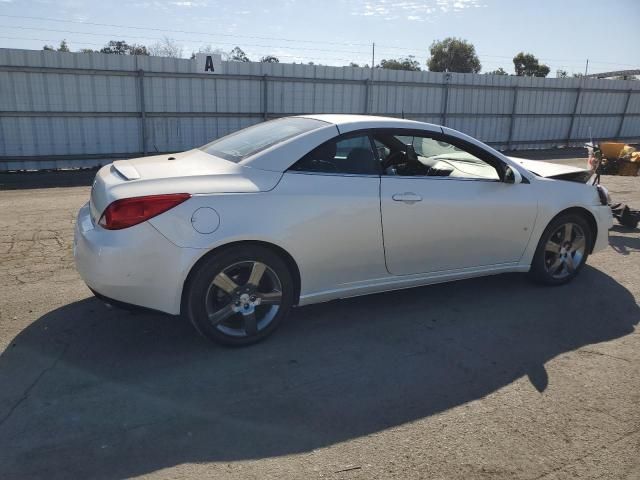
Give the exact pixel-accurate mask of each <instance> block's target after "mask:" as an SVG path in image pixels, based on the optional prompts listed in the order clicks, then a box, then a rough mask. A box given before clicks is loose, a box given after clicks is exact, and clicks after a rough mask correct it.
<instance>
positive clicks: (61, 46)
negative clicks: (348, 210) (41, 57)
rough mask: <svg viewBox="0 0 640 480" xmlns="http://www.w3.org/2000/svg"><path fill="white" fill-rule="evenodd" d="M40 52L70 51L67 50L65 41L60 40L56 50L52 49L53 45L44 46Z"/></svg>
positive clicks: (67, 45) (67, 46)
mask: <svg viewBox="0 0 640 480" xmlns="http://www.w3.org/2000/svg"><path fill="white" fill-rule="evenodd" d="M42 50H48V51H50V52H55V51H56V50H57V51H58V52H70V51H71V50H69V44H68V43H67V41H66V40H62V41H61V42H60V46H59V47H58V48H54V47H53V45H45V46H43V47H42Z"/></svg>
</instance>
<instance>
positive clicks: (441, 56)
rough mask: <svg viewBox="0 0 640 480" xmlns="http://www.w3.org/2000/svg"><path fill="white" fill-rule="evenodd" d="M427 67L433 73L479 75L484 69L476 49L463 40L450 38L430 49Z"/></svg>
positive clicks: (432, 45) (434, 44) (436, 43)
mask: <svg viewBox="0 0 640 480" xmlns="http://www.w3.org/2000/svg"><path fill="white" fill-rule="evenodd" d="M429 52H430V53H431V56H430V57H429V59H428V60H427V66H428V67H429V71H431V72H459V73H478V72H479V71H480V69H482V65H481V64H480V59H479V58H478V55H476V48H475V47H474V46H473V44H472V43H469V42H467V41H466V40H463V39H461V38H455V37H448V38H445V39H444V40H440V41H435V42H433V43H432V44H431V47H429Z"/></svg>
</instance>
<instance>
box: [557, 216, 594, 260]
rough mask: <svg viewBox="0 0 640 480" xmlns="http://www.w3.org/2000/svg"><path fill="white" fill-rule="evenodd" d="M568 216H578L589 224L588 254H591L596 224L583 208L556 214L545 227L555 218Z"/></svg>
mask: <svg viewBox="0 0 640 480" xmlns="http://www.w3.org/2000/svg"><path fill="white" fill-rule="evenodd" d="M569 214H574V215H579V216H581V217H583V218H584V219H585V220H586V221H587V223H588V224H589V228H590V229H591V245H589V253H593V247H594V246H595V244H596V238H597V237H598V222H596V219H595V217H594V216H593V213H591V212H590V211H589V210H588V209H586V208H584V207H569V208H565V209H564V210H562V211H561V212H558V213H557V214H556V215H555V216H554V217H553V218H552V219H551V220H549V222H548V223H547V226H549V225H550V224H551V222H553V221H554V220H555V219H556V218H558V217H560V216H562V215H569ZM545 229H546V227H545Z"/></svg>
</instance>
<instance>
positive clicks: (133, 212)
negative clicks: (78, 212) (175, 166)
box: [98, 193, 191, 230]
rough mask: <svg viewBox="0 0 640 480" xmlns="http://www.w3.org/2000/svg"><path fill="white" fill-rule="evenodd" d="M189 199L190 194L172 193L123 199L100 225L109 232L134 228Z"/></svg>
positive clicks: (102, 219)
mask: <svg viewBox="0 0 640 480" xmlns="http://www.w3.org/2000/svg"><path fill="white" fill-rule="evenodd" d="M189 197H191V195H189V194H188V193H171V194H168V195H149V196H146V197H133V198H123V199H121V200H116V201H115V202H113V203H111V204H110V205H109V206H108V207H107V209H106V210H105V211H104V213H103V214H102V217H100V221H99V222H98V223H99V224H100V226H101V227H103V228H106V229H107V230H120V229H122V228H128V227H132V226H133V225H137V224H139V223H142V222H144V221H146V220H149V219H150V218H153V217H155V216H156V215H160V214H161V213H163V212H166V211H167V210H169V209H171V208H173V207H175V206H177V205H180V204H181V203H182V202H184V201H185V200H186V199H188V198H189Z"/></svg>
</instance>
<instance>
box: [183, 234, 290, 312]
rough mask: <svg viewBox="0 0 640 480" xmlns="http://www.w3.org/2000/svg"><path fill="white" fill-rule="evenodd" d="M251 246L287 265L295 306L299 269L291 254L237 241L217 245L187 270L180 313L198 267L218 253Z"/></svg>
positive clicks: (262, 243)
mask: <svg viewBox="0 0 640 480" xmlns="http://www.w3.org/2000/svg"><path fill="white" fill-rule="evenodd" d="M251 245H256V246H261V247H263V248H267V249H269V250H271V251H273V252H274V253H276V254H277V255H279V256H280V257H281V258H282V259H283V260H284V262H285V264H286V265H287V268H288V269H289V272H290V273H291V277H292V278H293V283H294V285H293V288H294V292H293V300H294V301H293V304H294V305H297V304H298V301H299V300H300V288H301V277H300V268H299V267H298V264H297V262H296V261H295V260H294V258H293V257H292V256H291V254H290V253H289V252H287V251H286V250H285V249H284V248H282V247H280V246H278V245H276V244H274V243H270V242H265V241H261V240H238V241H234V242H231V243H225V244H224V245H219V246H217V247H215V248H213V249H211V250H209V251H208V252H206V253H205V254H204V255H202V256H201V257H200V258H198V260H197V261H196V262H195V263H194V264H193V265H192V266H191V268H190V269H189V273H188V274H187V276H186V278H185V281H184V283H183V285H182V296H181V300H180V311H181V312H184V304H185V297H186V292H187V291H188V287H189V283H190V281H191V279H192V277H193V274H194V273H195V272H196V271H197V269H198V268H199V267H200V265H201V264H202V263H203V262H205V261H206V260H207V259H208V258H210V257H211V256H214V255H219V254H220V252H222V251H224V250H228V249H231V248H235V247H239V246H244V247H246V246H251Z"/></svg>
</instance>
